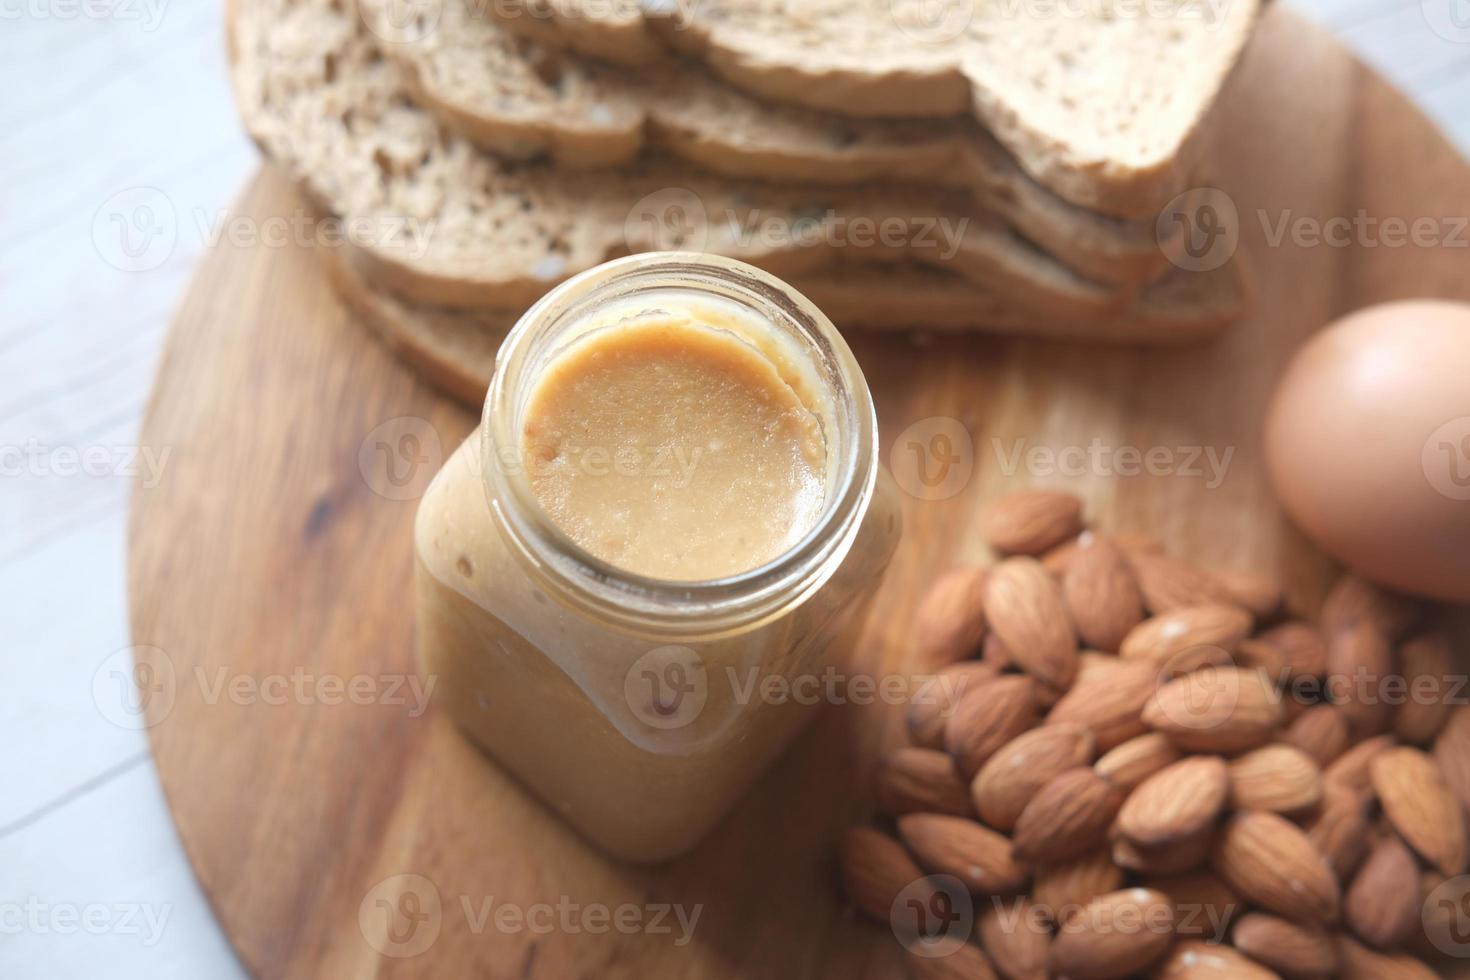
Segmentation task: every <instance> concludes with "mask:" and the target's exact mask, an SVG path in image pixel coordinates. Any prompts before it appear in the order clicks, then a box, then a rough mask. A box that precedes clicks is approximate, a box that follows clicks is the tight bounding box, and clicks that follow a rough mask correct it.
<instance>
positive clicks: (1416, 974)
mask: <svg viewBox="0 0 1470 980" xmlns="http://www.w3.org/2000/svg"><path fill="white" fill-rule="evenodd" d="M1337 975H1338V976H1339V977H1341V978H1342V980H1435V978H1436V977H1437V976H1438V974H1436V973H1435V972H1434V971H1433V970H1431V969H1430V968H1429V967H1427V966H1425V965H1424V962H1423V961H1422V960H1418V959H1415V958H1414V957H1412V956H1409V955H1408V954H1407V953H1399V954H1389V953H1379V952H1377V951H1375V950H1372V949H1369V948H1368V947H1367V946H1364V945H1363V944H1362V943H1360V942H1358V941H1357V940H1355V939H1353V938H1352V937H1350V936H1348V935H1346V934H1345V933H1338V934H1337Z"/></svg>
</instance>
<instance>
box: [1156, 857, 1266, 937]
mask: <svg viewBox="0 0 1470 980" xmlns="http://www.w3.org/2000/svg"><path fill="white" fill-rule="evenodd" d="M1144 884H1145V885H1146V886H1147V887H1149V888H1153V889H1157V890H1158V891H1161V892H1163V893H1164V894H1165V895H1168V896H1169V898H1170V900H1172V901H1173V903H1174V934H1175V935H1177V936H1199V937H1201V938H1205V939H1218V938H1220V937H1221V936H1224V935H1225V934H1226V933H1227V932H1228V931H1229V929H1230V925H1231V923H1232V922H1234V921H1235V920H1236V919H1237V918H1239V917H1240V915H1241V913H1243V912H1244V911H1245V903H1244V902H1242V901H1241V900H1240V896H1239V895H1237V894H1235V892H1233V891H1231V890H1230V886H1229V885H1227V884H1225V882H1224V881H1223V880H1221V878H1220V876H1219V875H1217V874H1215V873H1214V872H1213V871H1206V870H1199V871H1191V872H1189V873H1187V874H1182V875H1166V876H1150V877H1148V878H1145V879H1144Z"/></svg>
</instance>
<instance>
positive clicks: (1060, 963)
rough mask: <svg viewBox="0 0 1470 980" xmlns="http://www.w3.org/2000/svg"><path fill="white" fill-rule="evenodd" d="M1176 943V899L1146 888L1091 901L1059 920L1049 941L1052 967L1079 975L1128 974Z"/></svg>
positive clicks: (1089, 979)
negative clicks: (1174, 900)
mask: <svg viewBox="0 0 1470 980" xmlns="http://www.w3.org/2000/svg"><path fill="white" fill-rule="evenodd" d="M1173 942H1174V903H1173V902H1171V901H1170V900H1169V896H1167V895H1165V894H1163V893H1161V892H1156V891H1150V890H1148V889H1146V888H1125V889H1123V890H1121V891H1115V892H1109V893H1108V894H1106V895H1101V896H1099V897H1097V898H1095V899H1093V900H1092V902H1090V903H1089V904H1088V905H1087V906H1086V907H1085V908H1083V909H1082V910H1080V911H1079V912H1078V913H1077V914H1076V915H1073V916H1072V917H1070V918H1069V919H1068V920H1067V921H1066V922H1064V923H1062V925H1061V929H1060V931H1059V932H1058V933H1057V937H1056V939H1055V940H1054V941H1053V942H1052V945H1051V957H1050V965H1051V969H1052V972H1053V973H1055V974H1058V975H1061V976H1065V977H1073V978H1077V980H1111V978H1115V977H1126V976H1129V975H1130V974H1133V973H1136V972H1138V971H1139V970H1142V969H1143V968H1145V967H1147V966H1148V965H1149V964H1150V963H1152V962H1153V961H1155V960H1157V959H1159V958H1160V957H1161V956H1163V955H1164V953H1165V952H1166V951H1167V950H1168V949H1169V946H1170V945H1171V944H1172V943H1173Z"/></svg>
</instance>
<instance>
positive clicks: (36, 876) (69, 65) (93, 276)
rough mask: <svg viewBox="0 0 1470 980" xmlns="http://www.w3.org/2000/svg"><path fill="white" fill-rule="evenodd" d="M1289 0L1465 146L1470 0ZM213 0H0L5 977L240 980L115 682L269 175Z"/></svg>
mask: <svg viewBox="0 0 1470 980" xmlns="http://www.w3.org/2000/svg"><path fill="white" fill-rule="evenodd" d="M1295 2H1296V3H1297V5H1298V6H1301V7H1303V8H1306V9H1307V10H1308V11H1309V12H1310V13H1312V14H1313V15H1314V16H1316V17H1318V18H1319V19H1321V20H1323V21H1324V22H1326V23H1328V24H1330V25H1331V26H1332V27H1333V28H1334V29H1335V30H1336V31H1337V33H1338V34H1339V35H1340V36H1341V37H1343V38H1344V39H1345V40H1346V41H1347V43H1349V44H1350V45H1352V46H1353V47H1354V48H1355V49H1357V50H1358V51H1360V52H1361V53H1362V54H1363V55H1364V56H1365V57H1366V58H1367V59H1368V60H1369V61H1370V62H1371V63H1373V64H1374V65H1375V66H1377V67H1378V68H1379V69H1380V70H1381V71H1382V72H1384V74H1386V75H1387V76H1388V77H1389V78H1391V79H1393V80H1395V81H1396V82H1398V83H1399V84H1400V85H1401V86H1403V87H1404V88H1405V89H1407V90H1408V91H1409V92H1411V93H1413V94H1414V96H1415V97H1416V98H1417V99H1418V100H1419V102H1420V103H1421V104H1422V105H1423V106H1424V107H1425V108H1426V110H1427V111H1428V112H1429V113H1430V115H1432V116H1433V117H1434V118H1436V119H1437V120H1438V121H1439V122H1440V124H1441V125H1442V126H1443V127H1444V128H1445V129H1446V130H1447V131H1448V132H1449V133H1450V134H1451V135H1452V137H1453V138H1454V139H1455V140H1456V141H1457V142H1458V144H1459V145H1460V146H1461V147H1462V148H1470V0H1423V3H1422V4H1421V2H1420V0H1295ZM221 7H222V4H221V3H220V2H219V0H193V2H189V3H183V2H177V3H175V2H171V0H0V92H3V93H4V94H3V96H0V231H3V234H0V617H3V622H4V623H5V625H6V627H7V630H6V632H7V635H9V636H10V637H11V639H10V641H9V644H8V649H7V651H6V654H5V655H4V657H3V658H0V690H3V691H5V692H6V696H5V697H4V698H3V699H0V743H3V745H4V746H5V748H4V749H3V751H0V785H3V786H4V787H5V791H4V792H3V793H0V977H5V978H8V980H13V978H24V977H41V976H44V977H49V978H69V977H99V976H107V977H132V976H138V977H149V978H155V980H164V978H169V977H229V976H238V975H240V974H241V970H240V967H239V966H238V964H237V963H236V962H235V959H234V957H233V955H232V954H231V952H230V948H229V944H228V942H227V941H226V940H225V938H224V937H223V935H222V934H221V933H220V931H219V930H218V928H217V927H216V926H215V924H214V922H213V920H212V918H211V916H210V912H209V909H208V907H207V905H206V904H205V902H204V900H203V898H202V896H201V894H200V892H199V889H198V888H197V886H196V884H195V882H194V879H193V876H192V875H191V873H190V870H189V865H188V862H187V860H186V859H185V857H184V855H183V853H182V851H181V850H180V848H179V845H178V841H177V839H176V837H175V835H174V831H173V826H172V824H171V822H170V821H169V818H168V810H167V808H166V806H165V804H164V801H163V798H162V795H161V793H160V790H159V785H158V781H157V778H156V776H155V773H154V771H153V766H152V762H151V759H150V756H149V753H148V746H147V743H146V740H145V737H144V735H143V733H141V732H139V731H136V730H134V728H133V727H132V726H131V725H130V724H129V717H128V715H127V714H126V713H125V712H122V711H119V710H117V704H116V695H115V694H112V695H111V696H109V693H108V692H109V690H110V688H109V685H111V684H113V683H115V678H114V677H113V674H112V671H113V669H114V668H115V667H117V666H118V664H119V661H120V660H121V659H122V658H124V657H126V655H127V654H126V653H125V652H123V653H119V651H125V650H126V648H127V646H128V643H129V638H128V626H127V613H126V607H125V602H124V557H125V540H124V524H125V515H126V501H127V495H128V492H129V489H130V485H131V481H132V479H133V476H132V475H131V474H132V473H133V471H134V469H141V470H142V471H143V472H144V473H145V474H146V473H147V472H149V467H157V466H158V465H162V466H164V467H166V466H167V459H166V457H165V458H158V457H155V458H152V459H149V458H141V459H140V458H138V456H137V447H136V446H135V444H134V440H136V438H137V436H136V433H137V430H138V424H139V418H140V413H141V411H142V408H143V405H144V402H145V400H146V397H147V393H148V389H149V385H150V383H151V379H152V373H153V370H154V367H155V364H156V362H157V357H158V352H159V349H160V345H161V342H162V340H163V337H164V332H165V331H166V329H167V327H168V322H169V317H170V314H171V311H172V309H173V307H174V304H175V303H176V301H177V299H178V297H179V295H180V292H181V290H182V289H183V288H184V285H185V283H186V281H187V280H188V277H189V274H190V272H191V270H192V268H193V266H194V264H195V262H196V261H197V259H198V258H199V256H200V254H201V252H202V251H203V250H204V249H205V248H208V247H209V243H210V241H211V240H212V235H213V234H214V233H215V232H216V231H217V230H218V228H219V225H218V222H219V220H220V219H221V217H222V216H223V214H224V213H225V209H226V208H227V207H228V205H229V203H230V200H231V198H232V196H233V195H234V194H235V192H236V190H237V189H238V188H239V187H240V186H241V184H242V182H243V181H244V179H245V178H246V177H247V176H248V175H249V173H250V172H251V171H252V169H253V168H254V167H255V165H256V158H255V153H254V151H253V149H252V147H251V146H250V144H249V143H248V141H247V140H246V139H245V137H244V136H243V135H242V133H241V130H240V127H239V125H238V123H237V121H236V118H235V114H234V109H233V106H232V105H231V102H230V97H229V90H228V85H227V81H226V77H225V68H224V59H223V54H222V28H221V24H220V14H221V11H220V8H221ZM1432 23H1433V24H1438V25H1440V29H1439V30H1438V31H1436V30H1435V29H1434V28H1433V27H1432V26H1431V24H1432ZM1446 25H1448V27H1446ZM1456 25H1460V26H1458V27H1457V26H1456ZM157 449H158V450H159V451H166V449H167V447H157Z"/></svg>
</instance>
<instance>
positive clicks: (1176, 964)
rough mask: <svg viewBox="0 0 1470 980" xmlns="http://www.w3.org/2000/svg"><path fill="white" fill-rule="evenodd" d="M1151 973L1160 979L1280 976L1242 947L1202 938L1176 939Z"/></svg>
mask: <svg viewBox="0 0 1470 980" xmlns="http://www.w3.org/2000/svg"><path fill="white" fill-rule="evenodd" d="M1149 976H1151V977H1155V978H1157V980H1280V978H1279V977H1277V976H1276V974H1275V973H1273V972H1271V971H1270V970H1268V969H1266V968H1265V967H1264V966H1261V965H1260V964H1259V963H1257V962H1255V961H1254V960H1252V959H1250V958H1249V957H1247V956H1246V955H1245V954H1244V953H1242V952H1240V951H1239V950H1237V949H1234V948H1232V947H1230V946H1220V945H1217V944H1215V943H1207V942H1204V941H1203V940H1199V939H1184V940H1181V941H1179V942H1177V943H1175V944H1174V948H1173V949H1171V950H1170V951H1169V955H1168V956H1166V957H1165V958H1164V959H1163V961H1162V962H1161V963H1159V965H1158V966H1157V967H1155V968H1154V971H1153V972H1152V973H1151V974H1149Z"/></svg>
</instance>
